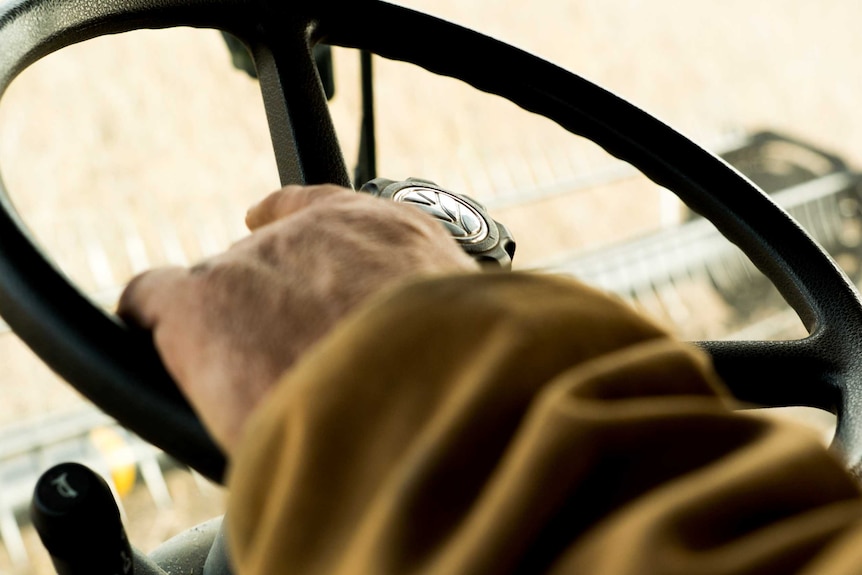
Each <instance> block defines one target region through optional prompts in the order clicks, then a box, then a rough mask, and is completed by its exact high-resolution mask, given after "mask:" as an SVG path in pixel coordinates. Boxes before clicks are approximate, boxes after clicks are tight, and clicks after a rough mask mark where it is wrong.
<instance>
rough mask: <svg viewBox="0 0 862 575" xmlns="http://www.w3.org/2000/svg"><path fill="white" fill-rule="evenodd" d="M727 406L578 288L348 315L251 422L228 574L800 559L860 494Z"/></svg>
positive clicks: (841, 520) (765, 425)
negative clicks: (233, 567)
mask: <svg viewBox="0 0 862 575" xmlns="http://www.w3.org/2000/svg"><path fill="white" fill-rule="evenodd" d="M729 403H730V400H729V398H728V397H727V395H726V393H725V391H724V389H723V387H722V385H721V383H720V382H719V381H718V380H717V378H716V376H715V375H714V374H713V372H712V371H711V368H710V366H709V362H708V359H707V358H706V357H705V356H704V355H703V354H701V353H700V352H699V351H697V350H695V349H694V348H691V347H689V346H687V345H685V344H682V343H679V342H677V341H675V340H673V339H672V338H670V337H669V336H667V335H666V334H665V333H663V332H662V331H661V330H660V329H658V328H656V327H655V326H653V325H651V324H650V323H648V322H646V321H644V320H642V319H640V318H639V317H638V316H636V315H635V314H633V313H631V312H630V311H629V310H627V309H626V308H625V307H624V306H623V305H622V304H620V303H618V302H616V301H614V300H612V299H610V298H608V297H606V296H604V295H602V294H599V293H598V292H595V291H593V290H590V289H588V288H585V287H583V286H579V285H577V284H573V283H571V282H568V281H565V280H558V279H554V278H543V277H530V276H522V275H518V274H512V275H497V276H493V275H475V274H474V275H471V276H465V277H454V278H449V279H443V280H434V281H427V282H423V283H415V284H412V285H410V286H407V287H404V288H402V289H400V290H396V291H394V292H390V293H389V294H386V295H384V296H381V297H377V298H375V300H374V301H373V302H371V303H369V304H368V305H365V306H363V308H362V309H361V310H360V311H358V312H357V313H355V314H353V315H351V316H350V317H349V318H348V319H347V320H345V321H344V323H342V324H341V325H340V326H339V327H338V328H337V329H336V330H335V331H334V332H333V333H331V334H330V335H329V336H328V337H327V338H325V339H324V340H323V341H322V342H321V343H320V344H319V345H317V346H316V347H315V348H314V349H313V350H312V351H311V352H310V353H309V354H308V355H307V356H306V357H305V358H304V359H303V360H302V361H301V362H300V363H299V364H297V365H296V366H295V368H294V369H292V370H291V371H290V372H288V374H286V376H285V377H284V379H283V381H282V382H281V384H280V386H279V387H278V388H277V389H276V390H275V391H274V392H273V393H272V395H271V397H270V398H268V400H267V401H266V402H265V404H266V405H265V406H264V407H263V408H262V409H261V410H260V411H259V412H258V413H257V414H256V416H255V418H254V421H253V423H252V424H251V425H250V426H249V427H250V429H249V431H248V433H247V434H246V438H245V441H244V443H243V444H242V447H241V448H240V449H239V451H238V453H239V456H238V458H237V461H236V462H235V465H234V469H233V472H232V476H231V489H232V494H231V504H230V512H229V520H230V521H231V523H230V530H231V536H232V544H233V548H234V549H233V550H234V555H235V558H236V559H237V562H238V564H239V567H240V572H241V573H246V574H252V573H269V572H273V571H276V570H278V571H280V572H296V573H303V574H308V573H335V572H339V573H351V572H356V573H405V572H414V571H419V570H420V569H421V570H423V572H428V573H447V574H451V573H472V574H476V573H496V572H510V571H512V570H513V566H517V565H520V566H522V567H526V566H530V567H531V571H533V572H541V571H542V570H543V569H552V568H553V569H559V570H561V571H562V570H563V569H573V570H574V571H575V572H586V571H588V572H591V573H614V574H617V573H619V574H622V573H647V572H656V573H671V572H680V573H694V572H698V569H699V568H700V567H703V568H704V572H712V573H732V572H746V571H745V569H744V568H745V567H746V566H748V567H754V566H760V567H763V566H764V565H779V564H784V565H786V562H787V561H788V560H792V561H796V562H797V563H798V564H799V565H802V564H803V563H805V562H807V561H808V560H809V559H811V557H813V556H814V555H816V554H817V553H818V552H819V550H820V548H821V547H823V546H824V545H825V542H827V541H828V540H830V539H832V538H835V537H837V536H838V534H839V533H841V532H843V531H844V530H846V529H847V528H848V525H850V524H851V523H852V521H853V520H854V519H855V516H856V515H857V514H858V513H859V512H860V505H859V503H858V499H857V497H858V492H857V489H856V487H855V485H854V484H853V483H852V481H851V480H850V479H849V478H848V477H847V476H846V475H845V474H844V473H843V471H842V470H841V468H840V466H839V464H838V463H837V462H836V461H835V460H834V459H833V458H832V457H831V455H829V454H828V453H826V452H825V450H823V449H822V448H821V447H820V445H819V444H818V442H817V440H816V439H815V438H813V437H811V436H809V435H808V434H806V433H805V432H804V431H801V430H796V429H787V428H784V427H779V426H778V425H777V424H775V423H773V422H769V421H766V420H764V419H757V418H753V417H748V416H744V415H740V414H736V413H733V412H731V411H730V410H729V408H728V405H729ZM758 522H759V523H758ZM764 530H768V531H769V533H768V534H767V535H768V536H766V535H764V533H765V531H764ZM756 535H759V536H761V537H764V536H766V539H767V540H768V541H762V542H761V544H757V540H756V539H755V536H756ZM737 543H738V545H737V547H734V544H737ZM739 545H741V546H742V547H744V548H745V549H744V551H745V552H744V553H741V552H740V548H739ZM621 550H624V552H621ZM706 551H709V553H716V554H718V555H715V557H720V558H721V559H722V560H724V561H726V564H724V563H722V562H721V561H714V560H710V561H709V562H708V563H706V564H702V563H698V561H702V560H703V557H702V556H701V555H700V554H701V553H704V552H706ZM788 558H790V559H788ZM740 562H742V563H740ZM707 567H708V570H707V569H706V568H707ZM737 568H739V569H737ZM733 569H736V570H735V571H734V570H733ZM836 572H837V571H836Z"/></svg>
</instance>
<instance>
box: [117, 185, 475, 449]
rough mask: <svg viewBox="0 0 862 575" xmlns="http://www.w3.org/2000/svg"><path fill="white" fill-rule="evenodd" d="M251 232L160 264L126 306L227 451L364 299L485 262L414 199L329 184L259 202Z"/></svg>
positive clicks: (127, 296) (130, 290)
mask: <svg viewBox="0 0 862 575" xmlns="http://www.w3.org/2000/svg"><path fill="white" fill-rule="evenodd" d="M246 224H247V225H248V227H249V229H250V230H251V231H252V232H253V233H252V235H251V236H249V237H247V238H245V239H243V240H241V241H240V242H238V243H236V244H234V245H233V246H231V247H230V249H228V250H227V251H226V252H224V253H222V254H219V255H217V256H215V257H213V258H210V259H208V260H206V261H204V262H202V263H200V264H198V265H196V266H194V267H192V268H191V269H186V268H179V267H172V268H161V269H157V270H152V271H149V272H146V273H144V274H141V275H139V276H138V277H136V278H135V279H134V280H132V282H131V283H130V284H129V285H128V286H127V287H126V290H125V291H124V293H123V295H122V297H121V299H120V304H119V309H118V313H119V314H120V316H121V317H123V318H124V319H126V320H127V321H129V322H130V323H132V324H134V325H138V326H140V327H142V328H144V329H147V330H150V331H152V333H153V338H154V340H155V345H156V348H157V349H158V351H159V353H160V355H161V356H162V359H163V361H164V363H165V366H166V367H167V369H168V371H169V372H170V374H171V375H172V376H173V377H174V379H175V380H176V382H177V384H178V385H179V386H180V388H181V389H182V391H183V392H184V393H185V394H186V396H187V397H188V399H189V401H190V402H191V404H192V406H193V407H194V408H195V410H196V411H197V413H198V415H199V416H200V417H201V420H202V421H203V423H204V425H205V426H207V428H208V429H209V431H210V433H211V434H212V436H213V438H214V439H215V440H216V441H217V442H218V443H219V444H220V445H221V446H222V447H223V448H224V449H225V450H226V452H227V453H228V454H229V455H230V454H231V452H232V451H233V450H234V448H235V447H236V444H237V442H238V440H239V438H240V436H241V433H242V430H243V427H244V424H245V421H246V419H247V418H248V416H249V415H250V414H251V412H252V411H253V410H254V408H255V407H256V406H257V404H258V403H259V402H260V400H261V399H262V398H263V397H264V396H265V395H266V393H267V391H268V390H269V389H270V388H271V386H272V385H273V384H274V383H275V382H276V381H277V380H278V378H279V377H280V376H281V375H282V373H284V372H285V370H287V369H288V368H289V367H290V366H291V365H293V363H294V362H295V361H296V360H297V359H299V358H300V357H301V356H302V354H303V353H304V352H305V351H306V350H307V349H308V348H309V347H310V346H312V345H313V344H314V343H315V342H316V341H318V340H319V339H320V338H322V337H323V336H324V335H326V334H327V333H328V332H329V331H330V330H331V329H332V328H333V327H334V326H335V325H336V324H337V323H338V321H339V320H340V319H341V318H342V317H344V316H345V315H346V314H347V313H349V312H350V311H351V310H352V309H353V308H355V307H356V306H357V305H358V304H360V303H362V302H363V301H364V300H365V299H366V298H368V297H369V296H371V295H373V294H375V293H378V292H380V291H381V290H383V289H385V288H388V287H390V286H393V285H395V284H398V283H399V282H402V281H404V280H408V279H411V278H414V277H418V276H424V275H432V274H445V273H452V272H460V271H471V270H477V269H478V266H477V264H476V263H475V262H474V261H473V260H472V259H471V258H469V257H468V256H467V255H466V254H465V253H464V252H463V251H462V250H461V248H460V247H458V245H457V244H456V242H455V241H454V240H453V239H452V238H451V237H450V236H449V234H448V232H446V231H445V230H444V228H443V227H442V226H440V224H439V223H438V222H436V221H434V220H433V219H432V218H431V217H429V216H427V215H426V214H424V213H422V212H421V211H420V210H418V209H415V208H413V207H410V206H406V205H402V204H396V203H393V202H390V201H387V200H379V199H376V198H372V197H370V196H366V195H364V194H356V193H353V192H352V191H350V190H347V189H344V188H339V187H337V186H332V185H324V186H311V187H300V186H288V187H286V188H284V189H283V190H281V191H279V192H275V193H274V194H271V195H270V196H269V197H267V198H266V199H264V200H263V201H262V202H261V203H260V204H258V205H257V206H255V207H253V208H251V210H249V212H248V215H247V216H246Z"/></svg>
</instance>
